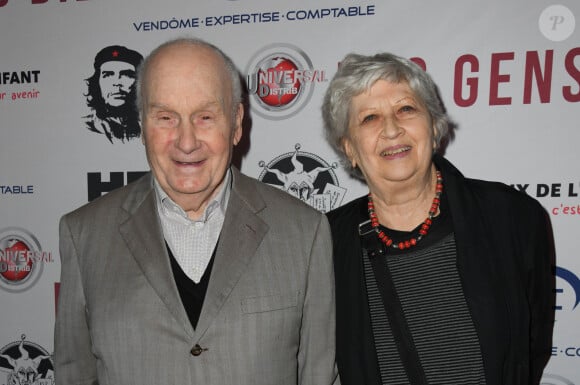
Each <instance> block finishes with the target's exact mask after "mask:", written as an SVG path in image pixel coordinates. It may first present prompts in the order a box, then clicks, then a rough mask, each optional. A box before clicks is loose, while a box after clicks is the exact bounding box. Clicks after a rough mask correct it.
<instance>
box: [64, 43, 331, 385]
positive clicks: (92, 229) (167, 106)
mask: <svg viewBox="0 0 580 385" xmlns="http://www.w3.org/2000/svg"><path fill="white" fill-rule="evenodd" d="M137 88H138V97H139V100H138V106H139V107H140V114H141V117H142V122H143V142H144V144H145V148H146V152H147V159H148V162H149V165H150V167H151V173H150V174H148V175H146V176H145V177H143V178H141V179H140V180H138V181H137V182H135V183H133V184H131V185H129V186H126V187H124V188H121V189H118V190H115V191H113V192H111V193H109V194H107V195H105V196H103V197H101V198H99V199H97V200H95V201H93V202H92V203H90V204H88V205H86V206H84V207H82V208H80V209H78V210H76V211H74V212H72V213H70V214H68V215H66V216H64V217H63V219H62V220H61V225H60V235H61V259H62V275H61V289H60V299H59V307H58V315H57V322H56V330H55V375H56V378H57V381H58V384H59V385H67V384H75V385H78V384H95V383H99V384H101V385H103V384H115V385H122V384H140V385H148V384H151V385H159V384H216V385H225V384H235V385H243V384H247V385H259V384H263V385H266V384H268V385H273V384H275V385H282V384H303V385H305V384H311V385H324V384H332V383H338V378H337V372H336V368H335V362H334V358H335V344H334V330H335V326H334V324H335V322H334V307H335V300H334V291H333V271H332V260H331V252H332V250H331V247H332V246H331V240H330V233H329V226H328V223H327V220H326V219H325V217H324V216H323V215H322V214H321V213H319V212H317V211H315V210H314V209H312V208H310V207H309V206H307V205H305V204H304V203H303V202H301V201H299V200H297V199H295V198H293V197H291V196H290V195H288V194H286V193H284V192H281V191H279V190H277V189H274V188H272V187H269V186H267V185H265V184H262V183H260V182H258V181H256V180H254V179H251V178H249V177H246V176H244V175H242V174H241V173H240V172H239V171H238V170H237V169H236V168H235V167H233V166H230V160H231V156H232V150H233V146H234V145H236V144H237V143H238V142H239V140H240V137H241V135H242V117H243V112H244V111H243V107H242V104H241V85H240V80H239V76H238V73H237V71H236V69H235V67H234V65H233V64H232V62H231V60H230V59H229V58H228V57H227V56H225V55H224V54H223V53H222V52H221V51H220V50H219V49H218V48H216V47H214V46H212V45H209V44H208V43H205V42H203V41H200V40H184V39H180V40H174V41H171V42H168V43H165V44H164V45H162V46H160V47H158V48H157V49H155V50H154V51H153V52H152V53H151V55H150V56H149V57H148V58H147V59H146V60H145V61H144V64H143V67H142V68H141V70H140V72H139V75H138V87H137Z"/></svg>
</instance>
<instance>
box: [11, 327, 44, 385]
mask: <svg viewBox="0 0 580 385" xmlns="http://www.w3.org/2000/svg"><path fill="white" fill-rule="evenodd" d="M0 383H1V384H10V385H54V364H53V362H52V356H51V355H50V354H49V353H48V352H47V351H46V349H44V348H43V347H42V346H40V345H38V344H35V343H33V342H30V341H27V340H26V335H24V334H23V335H22V336H21V337H20V341H15V342H11V343H9V344H8V345H6V346H4V347H3V348H1V349H0Z"/></svg>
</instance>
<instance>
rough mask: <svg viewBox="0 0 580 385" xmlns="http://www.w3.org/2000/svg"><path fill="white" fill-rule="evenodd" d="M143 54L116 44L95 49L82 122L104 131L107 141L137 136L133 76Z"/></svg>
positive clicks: (137, 126) (97, 130)
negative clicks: (93, 70)
mask: <svg viewBox="0 0 580 385" xmlns="http://www.w3.org/2000/svg"><path fill="white" fill-rule="evenodd" d="M142 60H143V56H141V54H140V53H139V52H137V51H133V50H131V49H128V48H126V47H123V46H120V45H112V46H109V47H105V48H103V49H102V50H100V51H99V53H97V55H96V56H95V61H94V68H95V72H94V73H93V75H92V76H91V77H90V78H88V79H87V80H86V81H87V86H88V92H87V95H86V97H87V106H88V107H89V108H91V109H92V110H93V112H92V113H90V114H89V115H87V116H84V117H83V119H84V122H85V126H86V127H87V128H88V129H89V130H90V131H92V132H96V133H99V134H104V135H105V137H106V138H107V139H108V140H109V142H111V143H113V141H114V140H120V141H122V142H124V141H126V140H130V139H133V138H138V137H139V135H140V134H141V127H140V125H139V119H138V115H137V109H136V108H135V77H136V73H137V67H138V66H139V64H140V63H141V61H142Z"/></svg>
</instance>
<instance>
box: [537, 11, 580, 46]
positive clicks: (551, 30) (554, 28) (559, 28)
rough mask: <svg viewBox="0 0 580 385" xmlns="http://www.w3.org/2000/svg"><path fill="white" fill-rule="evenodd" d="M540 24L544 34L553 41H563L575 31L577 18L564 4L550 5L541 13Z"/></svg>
mask: <svg viewBox="0 0 580 385" xmlns="http://www.w3.org/2000/svg"><path fill="white" fill-rule="evenodd" d="M538 25H539V27H540V31H541V32H542V35H544V37H546V39H549V40H551V41H563V40H566V39H567V38H569V37H570V35H572V33H574V29H575V28H576V19H575V18H574V14H573V13H572V12H571V11H570V10H569V9H568V8H566V7H565V6H563V5H550V6H549V7H547V8H546V9H544V11H543V12H542V14H541V15H540V19H539V20H538Z"/></svg>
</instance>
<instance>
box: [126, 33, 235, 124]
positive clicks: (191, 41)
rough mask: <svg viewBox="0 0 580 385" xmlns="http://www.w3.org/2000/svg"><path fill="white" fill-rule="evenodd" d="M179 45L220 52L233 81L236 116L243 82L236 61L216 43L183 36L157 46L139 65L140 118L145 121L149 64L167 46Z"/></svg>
mask: <svg viewBox="0 0 580 385" xmlns="http://www.w3.org/2000/svg"><path fill="white" fill-rule="evenodd" d="M178 45H182V46H198V47H204V48H209V49H210V50H212V51H214V52H215V53H216V54H218V56H220V57H221V58H222V59H223V62H224V66H225V68H226V71H227V72H228V74H229V77H230V81H231V86H232V108H233V111H232V116H233V117H234V118H235V116H236V112H237V109H238V105H239V103H241V102H242V82H241V79H240V73H239V71H238V69H237V68H236V65H235V64H234V62H233V61H232V59H230V57H229V56H228V55H226V54H225V53H224V52H223V51H222V50H221V49H219V48H218V47H216V46H215V45H213V44H211V43H208V42H206V41H204V40H202V39H198V38H193V37H192V38H189V37H182V38H177V39H173V40H169V41H167V42H165V43H163V44H161V45H160V46H159V47H157V48H155V49H154V50H153V51H151V53H150V54H149V55H147V57H145V59H144V60H143V62H142V63H141V65H140V66H139V68H138V69H137V80H136V86H135V89H136V94H137V95H136V99H137V100H136V101H137V102H136V105H137V111H138V112H139V118H140V119H141V121H143V113H144V110H145V102H146V101H145V92H146V87H147V85H146V84H145V78H146V74H147V72H148V70H149V66H150V64H151V61H152V60H153V59H154V58H155V57H156V56H157V55H158V54H159V53H160V52H162V51H163V50H165V49H166V48H169V47H172V46H178Z"/></svg>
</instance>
